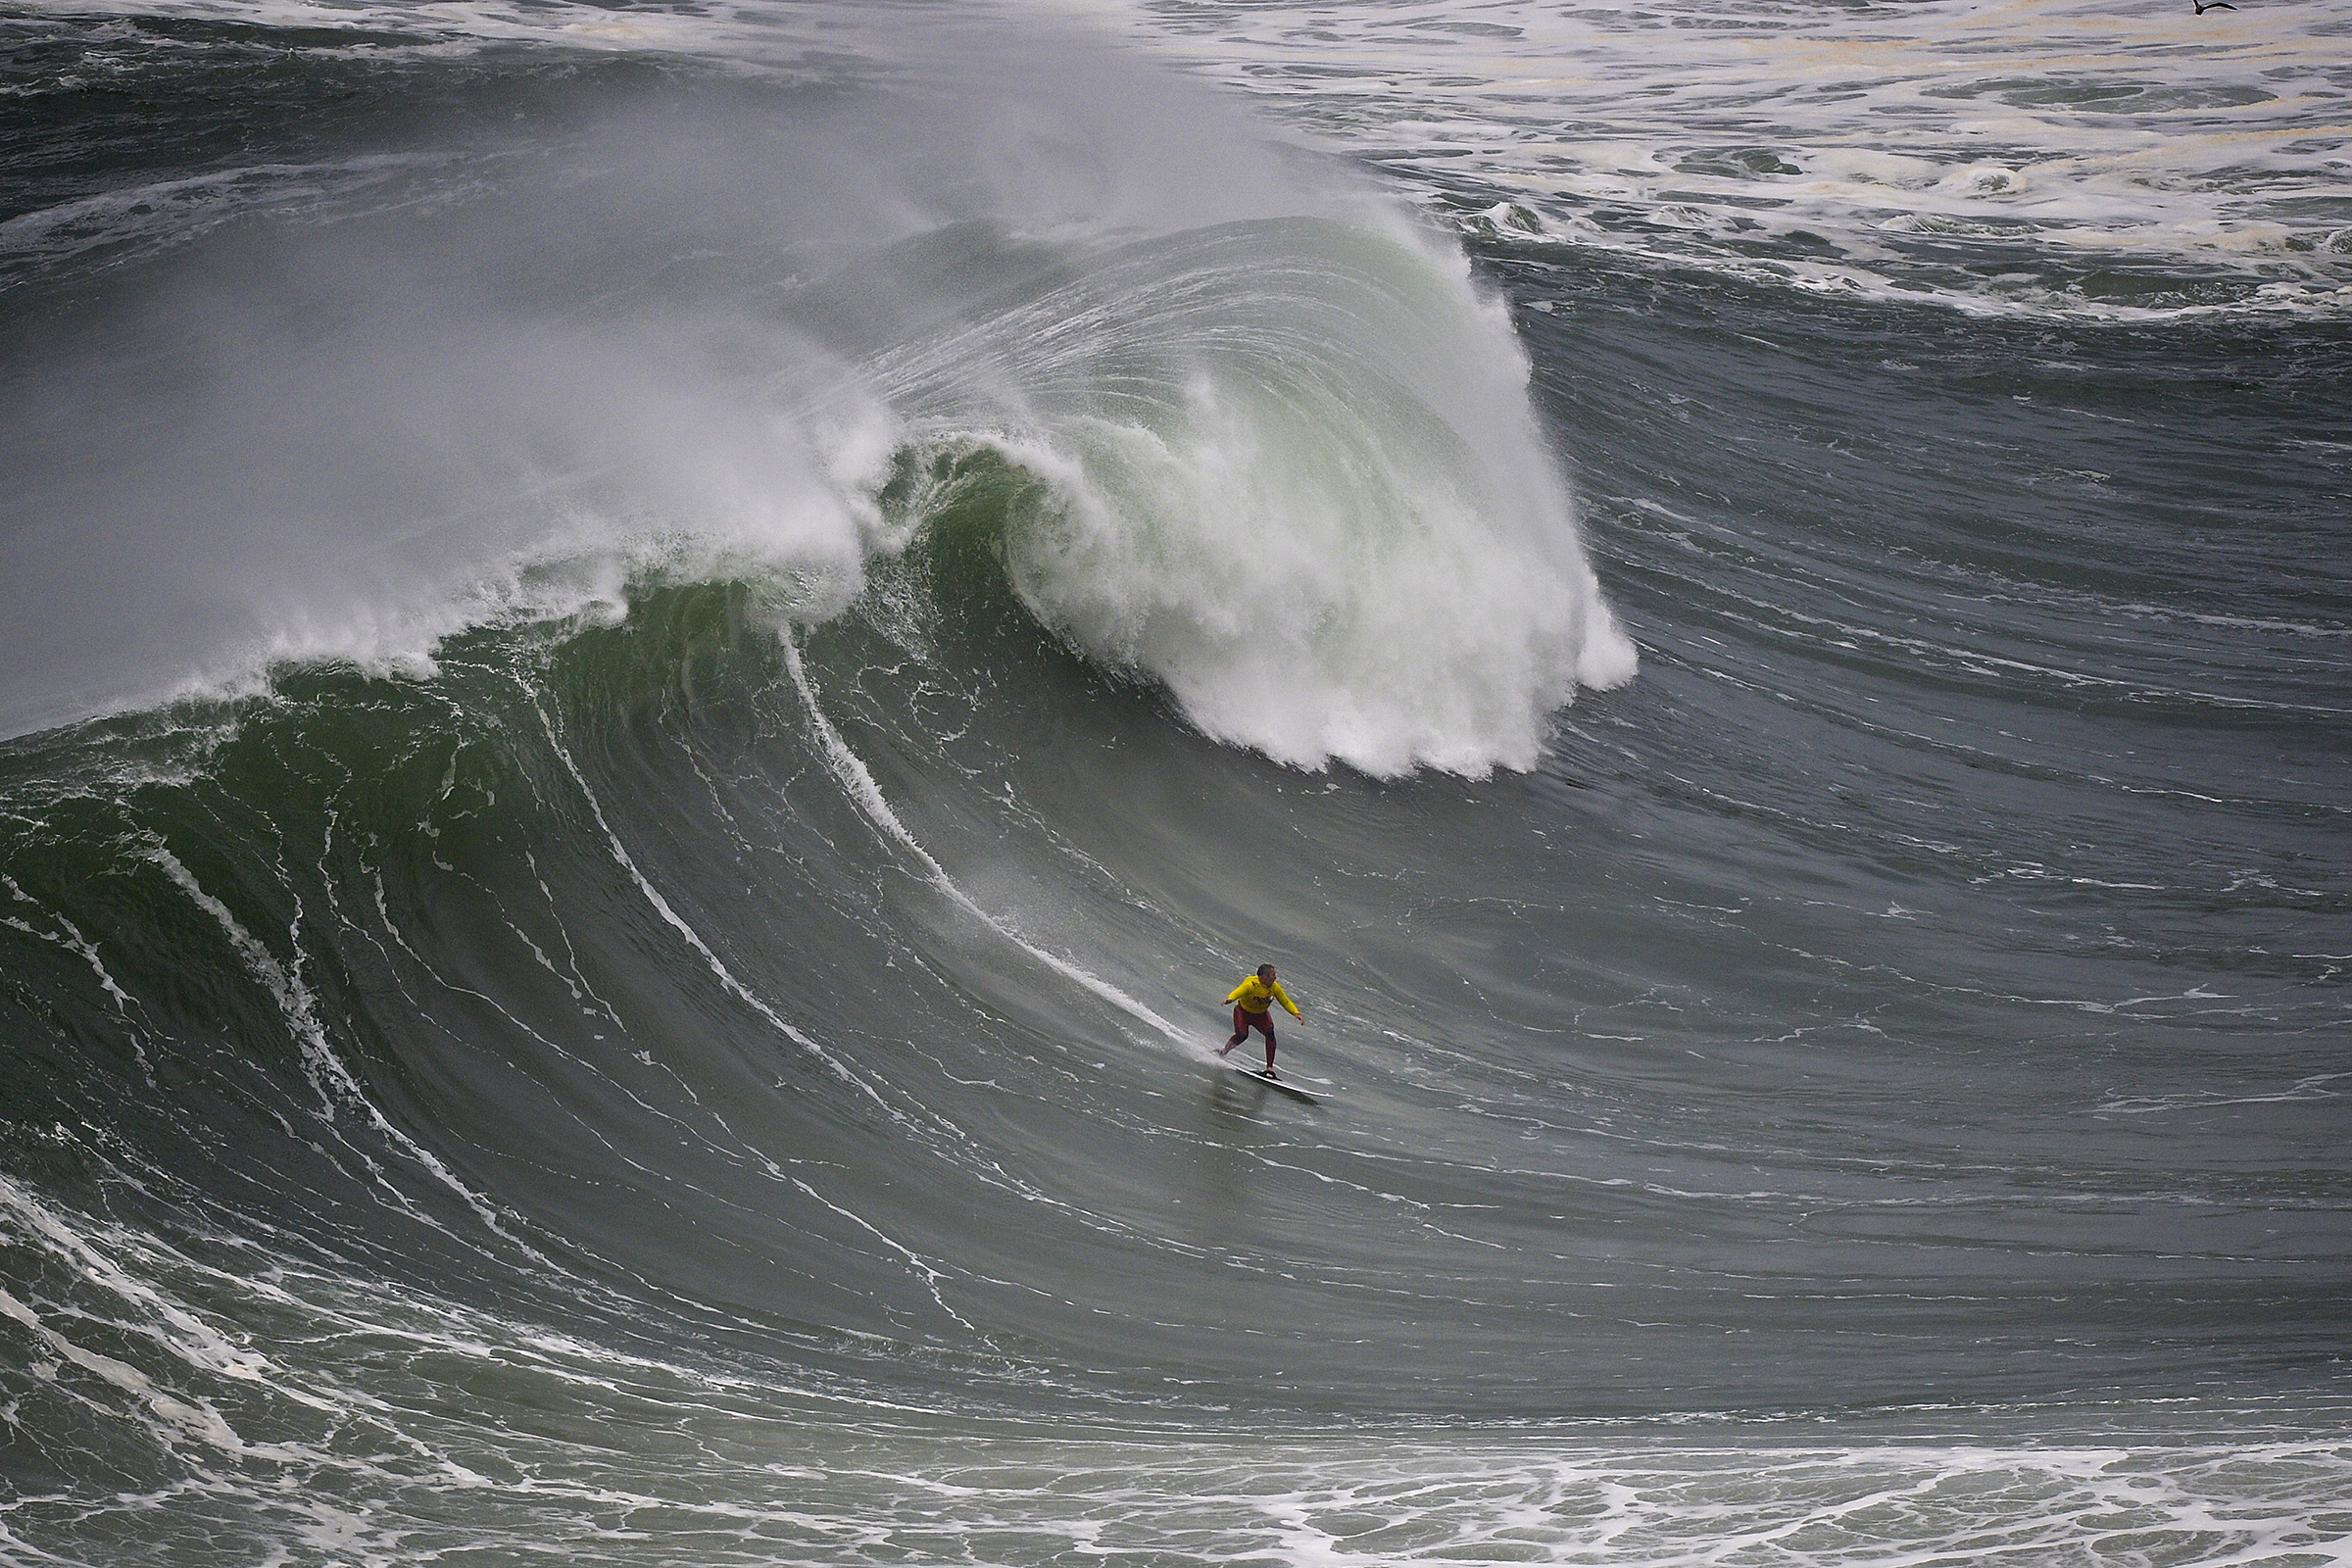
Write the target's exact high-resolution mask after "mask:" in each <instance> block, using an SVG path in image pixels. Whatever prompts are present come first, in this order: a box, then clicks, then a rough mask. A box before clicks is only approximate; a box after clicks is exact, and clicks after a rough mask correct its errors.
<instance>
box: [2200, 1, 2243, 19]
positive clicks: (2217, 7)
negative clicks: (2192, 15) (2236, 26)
mask: <svg viewBox="0 0 2352 1568" xmlns="http://www.w3.org/2000/svg"><path fill="white" fill-rule="evenodd" d="M2188 3H2189V4H2190V5H2192V6H2195V7H2196V8H2197V15H2198V16H2200V17H2201V16H2203V15H2204V14H2205V13H2206V12H2208V11H2235V10H2236V9H2237V7H2235V6H2233V5H2231V4H2230V3H2229V0H2188Z"/></svg>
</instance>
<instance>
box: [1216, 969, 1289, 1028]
mask: <svg viewBox="0 0 2352 1568" xmlns="http://www.w3.org/2000/svg"><path fill="white" fill-rule="evenodd" d="M1269 998H1271V999H1272V1000H1273V1001H1276V1002H1279V1003H1281V1004H1282V1005H1284V1006H1286V1007H1288V1008H1290V1009H1291V1016H1292V1017H1294V1018H1296V1017H1298V1016H1299V1004H1297V1003H1296V1002H1293V1001H1292V1000H1291V994H1290V993H1289V992H1287V991H1285V990H1283V989H1282V982H1280V981H1279V980H1278V981H1276V982H1275V983H1274V984H1272V985H1268V984H1266V983H1265V982H1264V981H1263V980H1260V979H1259V978H1258V977H1257V976H1255V975H1251V976H1250V978H1249V979H1247V980H1245V981H1243V982H1242V983H1241V984H1240V985H1238V986H1235V987H1234V988H1233V991H1232V994H1231V995H1229V996H1227V997H1226V999H1225V1000H1226V1001H1227V1002H1238V1003H1240V1004H1241V1005H1242V1010H1243V1011H1244V1012H1264V1011H1265V1010H1266V1002H1267V1000H1268V999H1269Z"/></svg>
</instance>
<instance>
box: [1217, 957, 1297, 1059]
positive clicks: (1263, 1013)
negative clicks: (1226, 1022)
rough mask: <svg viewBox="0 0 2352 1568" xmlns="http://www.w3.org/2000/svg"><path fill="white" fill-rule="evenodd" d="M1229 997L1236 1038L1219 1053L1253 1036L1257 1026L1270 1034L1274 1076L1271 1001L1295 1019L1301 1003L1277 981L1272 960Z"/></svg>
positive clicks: (1268, 1041) (1269, 1055) (1268, 1045)
mask: <svg viewBox="0 0 2352 1568" xmlns="http://www.w3.org/2000/svg"><path fill="white" fill-rule="evenodd" d="M1225 1000H1226V1001H1227V1002H1230V1003H1232V1004H1233V1038H1232V1039H1231V1040H1228V1041H1226V1042H1225V1044H1224V1047H1223V1048H1222V1049H1221V1050H1219V1051H1218V1052H1217V1054H1218V1055H1220V1056H1222V1055H1224V1054H1225V1053H1226V1052H1228V1051H1231V1050H1232V1049H1233V1048H1234V1047H1236V1046H1238V1045H1240V1044H1241V1043H1242V1042H1243V1041H1245V1040H1247V1039H1249V1038H1250V1030H1252V1029H1254V1030H1256V1031H1257V1032H1258V1033H1259V1034H1261V1035H1264V1036H1265V1037H1266V1076H1267V1077H1269V1078H1271V1077H1273V1076H1274V1009H1273V1007H1272V1006H1271V1005H1269V1004H1271V1003H1276V1002H1279V1003H1281V1004H1282V1005H1284V1006H1286V1007H1288V1008H1290V1009H1291V1016H1292V1017H1294V1018H1296V1017H1298V1016H1299V1004H1297V1003H1296V1002H1293V1001H1292V1000H1291V994H1290V993H1289V992H1287V991H1285V990H1283V989H1282V987H1281V986H1279V985H1276V984H1275V983H1274V966H1273V965H1272V964H1270V963H1261V964H1259V965H1258V966H1257V973H1255V974H1253V975H1251V976H1250V977H1249V978H1248V979H1246V980H1244V981H1243V982H1242V983H1241V984H1240V985H1238V986H1235V987H1234V988H1233V989H1232V990H1231V991H1230V992H1227V993H1226V996H1225Z"/></svg>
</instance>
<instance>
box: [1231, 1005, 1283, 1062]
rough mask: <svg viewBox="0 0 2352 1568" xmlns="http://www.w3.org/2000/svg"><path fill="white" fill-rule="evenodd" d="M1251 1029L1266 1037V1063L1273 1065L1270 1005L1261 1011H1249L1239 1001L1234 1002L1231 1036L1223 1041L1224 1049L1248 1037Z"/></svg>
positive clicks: (1272, 1015) (1272, 1027) (1272, 1028)
mask: <svg viewBox="0 0 2352 1568" xmlns="http://www.w3.org/2000/svg"><path fill="white" fill-rule="evenodd" d="M1252 1029H1254V1030H1256V1031H1257V1032H1258V1033H1259V1034H1261V1035H1264V1036H1265V1037H1266V1065H1267V1066H1269V1067H1271V1066H1273V1065H1274V1009H1273V1008H1272V1007H1268V1008H1267V1009H1266V1010H1265V1011H1263V1012H1251V1011H1250V1009H1249V1008H1247V1007H1245V1006H1243V1005H1241V1004H1240V1003H1238V1002H1237V1003H1235V1004H1234V1005H1233V1038H1232V1039H1231V1040H1228V1041H1226V1042H1225V1049H1226V1050H1227V1051H1231V1050H1232V1049H1233V1048H1234V1047H1236V1046H1238V1045H1240V1044H1241V1043H1242V1042H1243V1041H1245V1040H1247V1039H1249V1038H1250V1030H1252Z"/></svg>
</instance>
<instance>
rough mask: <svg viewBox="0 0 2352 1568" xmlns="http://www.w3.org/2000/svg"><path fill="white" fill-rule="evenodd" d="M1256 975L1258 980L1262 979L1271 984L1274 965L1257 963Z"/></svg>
mask: <svg viewBox="0 0 2352 1568" xmlns="http://www.w3.org/2000/svg"><path fill="white" fill-rule="evenodd" d="M1257 977H1258V978H1259V979H1260V980H1263V981H1264V982H1265V983H1266V984H1268V985H1272V984H1273V983H1274V966H1273V965H1272V964H1270V963H1261V964H1259V965H1258V966H1257Z"/></svg>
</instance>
